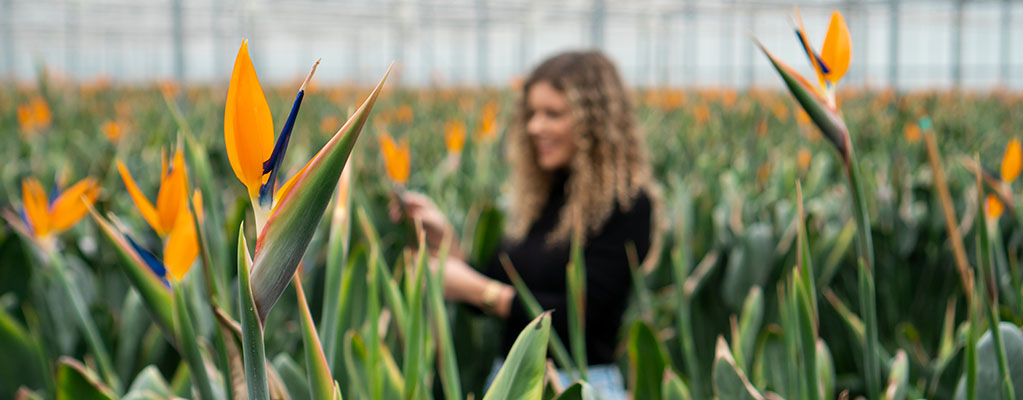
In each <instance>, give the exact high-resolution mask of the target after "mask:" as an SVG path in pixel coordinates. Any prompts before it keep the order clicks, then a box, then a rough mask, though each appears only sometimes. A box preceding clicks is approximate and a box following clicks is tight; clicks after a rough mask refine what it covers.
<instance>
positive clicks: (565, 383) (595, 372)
mask: <svg viewBox="0 0 1023 400" xmlns="http://www.w3.org/2000/svg"><path fill="white" fill-rule="evenodd" d="M502 365H504V359H502V358H498V359H497V360H494V366H493V367H492V368H491V369H490V376H488V377H487V383H486V385H484V386H483V387H484V389H483V390H484V392H485V391H486V390H487V389H489V388H490V384H491V383H492V382H494V378H496V377H497V371H500V370H501V366H502ZM586 373H587V377H588V378H589V384H590V386H591V387H592V388H593V394H594V395H596V397H597V398H598V399H601V400H625V399H626V395H625V380H624V379H622V371H621V370H620V369H618V366H617V365H615V364H600V365H591V366H589V367H588V368H587V369H586ZM558 380H559V381H561V386H562V387H563V388H567V387H569V386H571V385H572V382H574V381H573V380H572V379H571V377H570V376H569V375H568V374H567V373H565V371H563V370H560V369H559V370H558Z"/></svg>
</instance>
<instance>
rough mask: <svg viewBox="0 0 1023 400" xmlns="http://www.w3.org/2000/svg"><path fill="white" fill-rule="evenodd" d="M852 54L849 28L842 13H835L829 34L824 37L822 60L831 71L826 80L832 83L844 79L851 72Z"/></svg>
mask: <svg viewBox="0 0 1023 400" xmlns="http://www.w3.org/2000/svg"><path fill="white" fill-rule="evenodd" d="M851 54H852V39H850V35H849V27H848V26H847V25H846V24H845V18H844V17H842V13H840V12H838V11H835V12H833V13H832V14H831V23H830V24H828V34H827V36H825V37H824V46H823V47H821V59H822V60H824V64H825V65H827V66H828V69H829V71H828V73H827V74H825V77H824V78H825V79H827V80H828V81H830V82H832V83H835V82H838V80H839V79H842V76H844V75H845V72H846V71H848V70H849V59H850V57H851Z"/></svg>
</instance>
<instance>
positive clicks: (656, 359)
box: [628, 321, 668, 399]
mask: <svg viewBox="0 0 1023 400" xmlns="http://www.w3.org/2000/svg"><path fill="white" fill-rule="evenodd" d="M628 340H629V342H628V352H629V367H630V368H629V381H630V382H631V383H632V393H633V396H635V398H637V399H660V398H661V386H662V384H661V379H662V378H663V377H664V369H665V368H667V366H668V358H667V356H666V355H665V351H664V349H663V348H662V347H661V343H660V342H659V341H658V340H657V335H655V334H654V331H653V329H652V328H650V325H648V324H647V323H646V322H644V321H636V322H634V323H633V324H632V328H630V329H629V338H628Z"/></svg>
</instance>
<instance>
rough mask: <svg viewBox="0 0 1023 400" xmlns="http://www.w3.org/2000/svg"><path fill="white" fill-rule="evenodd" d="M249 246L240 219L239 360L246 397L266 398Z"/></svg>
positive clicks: (260, 324)
mask: <svg viewBox="0 0 1023 400" xmlns="http://www.w3.org/2000/svg"><path fill="white" fill-rule="evenodd" d="M251 265H252V259H251V258H249V247H248V244H247V243H246V242H245V226H244V223H243V224H242V226H241V227H240V228H238V304H240V306H241V314H242V315H241V316H242V318H241V319H242V321H241V322H242V323H241V329H242V361H243V362H244V363H245V382H246V386H247V387H248V394H249V399H251V400H269V399H270V387H269V384H268V383H267V376H266V349H265V348H264V347H263V346H264V345H263V321H262V320H260V316H259V312H258V311H257V310H258V308H257V306H256V302H255V299H254V298H253V297H252V287H251V286H250V285H249V268H250V267H251Z"/></svg>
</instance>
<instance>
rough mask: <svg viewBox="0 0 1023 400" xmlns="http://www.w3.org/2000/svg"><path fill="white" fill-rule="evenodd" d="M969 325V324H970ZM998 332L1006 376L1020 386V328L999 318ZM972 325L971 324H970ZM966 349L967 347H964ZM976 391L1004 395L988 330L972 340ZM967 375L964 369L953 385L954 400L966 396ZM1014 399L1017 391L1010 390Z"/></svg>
mask: <svg viewBox="0 0 1023 400" xmlns="http://www.w3.org/2000/svg"><path fill="white" fill-rule="evenodd" d="M970 325H971V327H972V325H973V324H970ZM998 327H999V329H998V330H1000V331H1001V332H1000V333H1001V336H1002V340H1003V344H1004V345H1005V347H1004V351H1005V357H1006V359H1007V360H1008V367H1009V377H1010V379H1011V383H1012V385H1013V387H1014V388H1017V387H1023V332H1021V331H1020V328H1019V327H1017V326H1016V325H1013V324H1012V323H1009V322H1002V323H1000V324H999V325H998ZM971 329H972V328H971ZM967 349H969V348H967ZM975 369H976V392H975V393H977V394H978V395H979V396H978V398H991V399H1004V398H1005V396H1004V394H1003V392H1002V389H1003V388H1004V383H1003V381H1002V374H1001V371H1000V370H999V367H998V355H997V349H996V348H995V343H994V336H993V335H992V331H991V330H988V331H987V332H986V333H984V336H982V337H981V338H980V341H978V342H977V344H976V363H975ZM967 389H968V387H967V376H966V374H965V373H964V374H963V377H961V378H960V379H959V385H958V387H957V388H956V393H955V398H956V399H957V400H963V399H967V398H968V396H967V395H966V394H967ZM1014 394H1015V395H1016V397H1015V398H1016V399H1019V398H1021V397H1023V396H1020V392H1019V391H1017V392H1015V393H1014Z"/></svg>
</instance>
